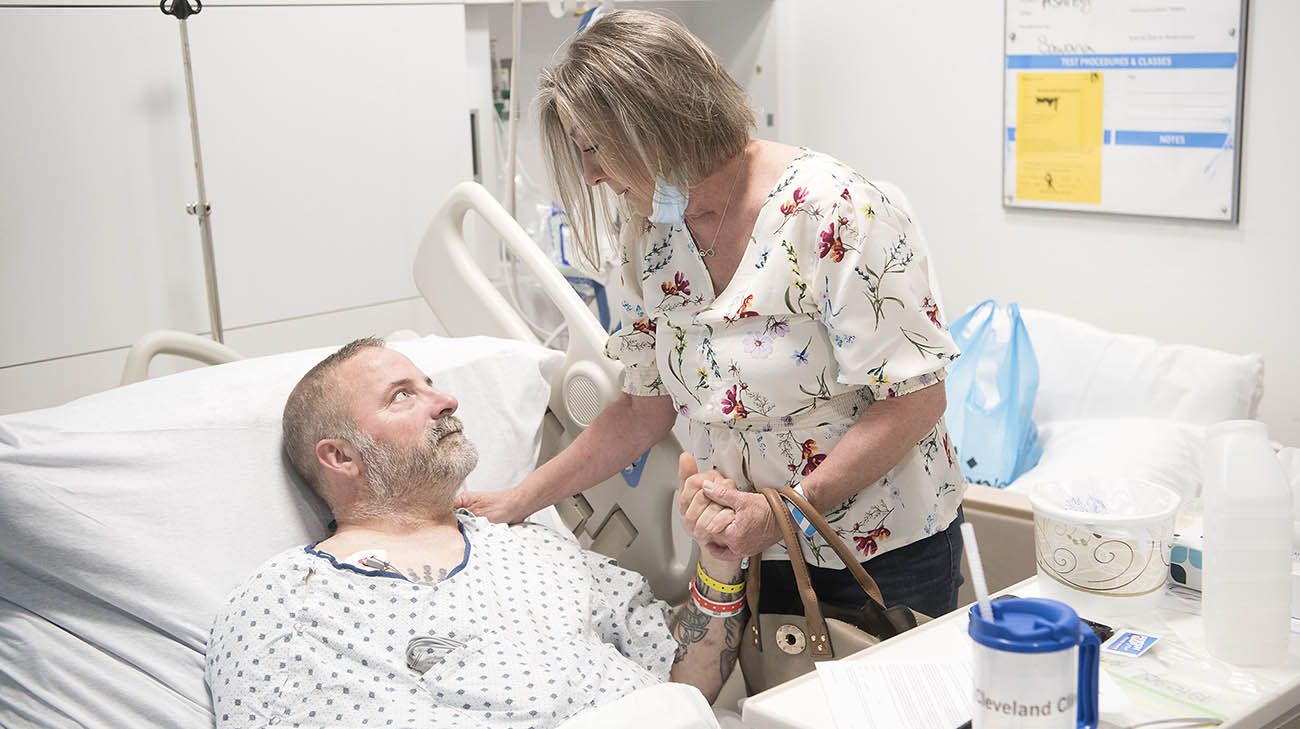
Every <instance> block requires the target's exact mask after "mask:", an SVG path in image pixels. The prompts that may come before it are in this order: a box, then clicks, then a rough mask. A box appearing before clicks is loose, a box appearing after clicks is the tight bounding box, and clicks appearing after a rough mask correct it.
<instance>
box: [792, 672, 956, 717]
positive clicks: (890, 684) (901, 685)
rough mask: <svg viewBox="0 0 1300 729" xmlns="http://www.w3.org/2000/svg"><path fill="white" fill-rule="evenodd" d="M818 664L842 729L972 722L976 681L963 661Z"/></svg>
mask: <svg viewBox="0 0 1300 729" xmlns="http://www.w3.org/2000/svg"><path fill="white" fill-rule="evenodd" d="M816 665H817V675H818V676H819V677H820V678H821V685H822V690H823V691H825V692H826V702H827V704H828V705H829V706H830V709H831V716H832V717H834V718H835V725H836V726H837V727H839V729H876V728H877V727H879V729H957V728H958V727H959V726H961V725H962V724H964V723H966V722H968V721H970V718H971V690H972V688H971V687H972V683H971V675H970V669H969V667H967V666H966V665H965V664H962V663H888V664H881V663H867V662H863V661H823V662H820V663H817V664H816Z"/></svg>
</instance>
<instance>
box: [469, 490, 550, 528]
mask: <svg viewBox="0 0 1300 729" xmlns="http://www.w3.org/2000/svg"><path fill="white" fill-rule="evenodd" d="M455 507H456V508H457V509H469V510H470V511H471V512H473V513H474V515H475V516H481V517H483V518H485V519H487V520H488V521H492V522H496V523H498V524H518V523H519V522H521V521H523V520H524V519H527V518H528V517H529V516H531V515H532V513H533V510H531V509H529V508H528V506H527V505H526V504H524V503H523V499H521V498H520V496H519V494H518V493H517V488H514V489H506V490H505V491H462V492H460V493H459V494H456V503H455Z"/></svg>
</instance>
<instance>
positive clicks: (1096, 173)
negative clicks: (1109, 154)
mask: <svg viewBox="0 0 1300 729" xmlns="http://www.w3.org/2000/svg"><path fill="white" fill-rule="evenodd" d="M1101 107H1102V75H1101V74H1100V73H1088V72H1084V73H1073V72H1071V73H1021V74H1017V76H1016V197H1017V198H1019V199H1021V200H1042V201H1046V202H1072V203H1093V204H1100V203H1101V142H1102V134H1101Z"/></svg>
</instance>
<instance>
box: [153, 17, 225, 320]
mask: <svg viewBox="0 0 1300 729" xmlns="http://www.w3.org/2000/svg"><path fill="white" fill-rule="evenodd" d="M164 1H165V0H164ZM185 1H186V0H174V4H181V3H185ZM199 8H200V9H201V8H202V5H199ZM164 12H167V10H166V8H164ZM194 12H197V11H194ZM181 14H182V15H184V14H188V13H184V12H183V11H182V13H181ZM180 26H181V58H182V60H183V61H184V63H185V99H186V101H187V102H188V104H189V111H190V143H191V145H192V147H193V149H194V177H195V181H196V185H197V190H198V194H199V199H198V202H195V203H190V204H189V205H187V206H186V207H185V211H186V212H188V213H189V214H190V215H193V216H195V217H197V218H198V220H199V238H200V240H201V241H202V245H203V278H204V281H205V283H206V284H207V291H208V321H209V324H210V325H211V327H212V338H213V339H215V340H217V341H218V342H222V343H224V342H225V334H224V332H223V331H222V328H221V298H220V296H219V295H218V294H217V266H216V261H215V259H214V257H213V254H212V206H211V205H209V204H208V191H207V188H206V186H205V185H204V183H203V150H202V148H201V147H200V145H199V112H198V107H197V106H196V105H195V103H194V69H193V67H192V66H191V65H190V34H189V28H188V25H187V22H186V20H185V18H184V17H180Z"/></svg>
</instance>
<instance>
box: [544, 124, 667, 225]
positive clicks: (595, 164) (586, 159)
mask: <svg viewBox="0 0 1300 729" xmlns="http://www.w3.org/2000/svg"><path fill="white" fill-rule="evenodd" d="M559 115H560V124H562V125H563V126H564V131H565V132H566V133H567V134H568V135H569V138H570V139H572V140H573V144H574V145H575V146H576V147H577V148H578V158H579V159H580V160H582V179H583V181H584V182H586V183H587V184H588V185H590V186H592V187H595V186H596V185H601V184H603V185H605V186H607V187H609V189H610V190H611V191H613V193H614V194H615V195H618V196H619V197H621V198H623V199H624V200H626V201H627V203H628V205H630V206H632V209H633V210H635V211H636V212H637V213H638V214H640V215H645V216H647V217H648V216H649V215H650V213H651V212H653V210H654V203H653V201H652V195H653V194H654V191H653V190H637V189H635V188H633V187H631V186H630V185H628V184H626V183H624V182H621V181H620V180H618V179H616V178H615V177H613V176H612V175H611V174H610V173H609V172H606V171H605V168H604V167H603V166H602V164H601V161H600V160H601V155H600V150H599V149H598V148H597V145H596V143H595V142H593V141H592V140H591V139H589V138H588V137H587V135H586V134H585V133H584V132H583V131H582V130H580V129H576V128H574V125H573V122H572V120H571V119H569V116H568V115H567V114H565V113H564V111H563V110H559Z"/></svg>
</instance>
